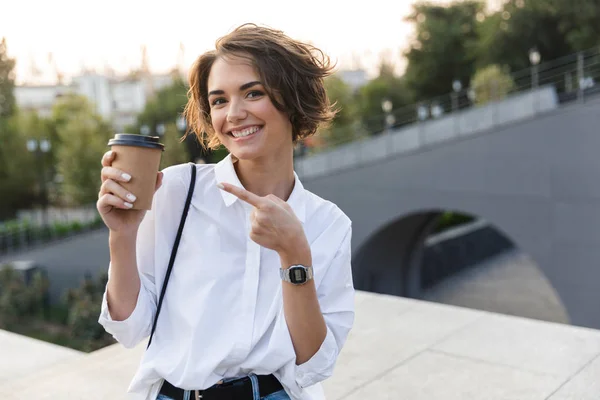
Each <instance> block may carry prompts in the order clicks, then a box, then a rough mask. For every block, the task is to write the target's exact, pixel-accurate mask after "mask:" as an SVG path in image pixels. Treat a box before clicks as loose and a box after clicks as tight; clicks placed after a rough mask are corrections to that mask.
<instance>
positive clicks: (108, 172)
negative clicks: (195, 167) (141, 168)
mask: <svg viewBox="0 0 600 400" xmlns="http://www.w3.org/2000/svg"><path fill="white" fill-rule="evenodd" d="M114 158H115V154H114V153H113V152H112V151H109V152H107V153H105V154H104V156H103V157H102V167H103V168H102V171H101V178H102V186H101V187H100V193H98V202H97V203H96V208H97V209H98V212H99V213H100V216H101V217H102V220H103V221H104V224H105V225H106V226H107V227H108V229H110V230H111V232H118V233H126V234H134V233H135V232H137V230H138V228H139V226H140V224H141V223H142V220H143V219H144V215H145V214H146V210H132V209H131V207H132V206H133V203H134V202H135V194H134V193H129V191H127V189H125V188H124V187H123V186H121V185H120V183H119V182H128V181H129V180H130V179H131V176H129V175H128V174H127V172H126V171H120V170H118V169H116V168H113V167H112V162H113V160H114ZM162 177H163V173H162V172H159V173H158V174H157V176H156V188H155V191H156V190H158V188H159V187H160V186H161V185H162Z"/></svg>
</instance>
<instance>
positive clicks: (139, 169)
mask: <svg viewBox="0 0 600 400" xmlns="http://www.w3.org/2000/svg"><path fill="white" fill-rule="evenodd" d="M145 139H148V140H152V139H154V140H152V141H153V142H154V143H150V145H148V143H144V142H143V141H144V140H145ZM137 141H139V142H140V143H136V142H137ZM109 145H110V146H111V149H112V151H113V153H115V158H114V160H113V163H112V166H113V167H114V168H117V169H119V170H121V171H123V172H126V173H128V174H129V175H131V180H130V181H129V182H119V184H120V185H121V186H123V187H124V188H125V189H127V190H128V191H129V192H130V193H133V194H134V195H135V197H137V199H136V201H134V202H133V209H134V210H150V209H152V198H153V197H154V191H155V188H156V177H157V174H158V168H159V166H160V159H161V156H162V148H163V147H162V145H160V144H159V143H158V138H145V137H140V136H139V135H128V134H117V135H116V136H115V139H113V140H111V141H110V142H109ZM153 147H154V148H153Z"/></svg>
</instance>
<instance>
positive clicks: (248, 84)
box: [208, 81, 262, 96]
mask: <svg viewBox="0 0 600 400" xmlns="http://www.w3.org/2000/svg"><path fill="white" fill-rule="evenodd" d="M256 85H262V83H260V82H259V81H252V82H248V83H244V84H243V85H242V86H240V92H242V91H244V90H246V89H250V88H251V87H252V86H256ZM217 94H225V91H223V90H220V89H217V90H211V91H210V92H208V95H209V96H211V95H217Z"/></svg>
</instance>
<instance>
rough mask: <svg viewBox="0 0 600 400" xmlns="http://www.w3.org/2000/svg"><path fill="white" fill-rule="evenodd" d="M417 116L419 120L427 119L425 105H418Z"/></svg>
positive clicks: (427, 112)
mask: <svg viewBox="0 0 600 400" xmlns="http://www.w3.org/2000/svg"><path fill="white" fill-rule="evenodd" d="M417 116H418V118H419V121H425V120H426V119H427V117H428V116H429V110H428V109H427V107H426V106H425V105H423V104H420V105H419V107H418V108H417Z"/></svg>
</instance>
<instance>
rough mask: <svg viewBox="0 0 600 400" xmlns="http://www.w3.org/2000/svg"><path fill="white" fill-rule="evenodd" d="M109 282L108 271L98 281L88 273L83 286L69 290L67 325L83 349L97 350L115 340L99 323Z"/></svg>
mask: <svg viewBox="0 0 600 400" xmlns="http://www.w3.org/2000/svg"><path fill="white" fill-rule="evenodd" d="M107 282H108V274H107V273H104V274H102V275H101V276H100V277H99V278H98V279H97V280H96V281H94V280H93V279H92V278H91V277H90V276H89V275H87V276H86V277H85V279H84V281H83V283H82V285H81V287H79V288H78V289H71V290H69V291H68V292H67V297H66V302H67V306H68V308H69V312H68V317H67V325H68V326H69V329H70V332H71V336H72V338H73V339H74V340H76V341H77V342H79V346H78V347H79V348H80V349H81V350H83V351H92V350H96V349H99V348H101V347H104V346H106V345H108V344H110V343H112V342H113V339H112V336H110V335H109V334H108V333H106V331H105V330H104V328H103V327H102V326H101V325H100V324H99V323H98V316H99V315H100V307H101V304H102V296H103V294H104V289H105V287H106V283H107Z"/></svg>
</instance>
